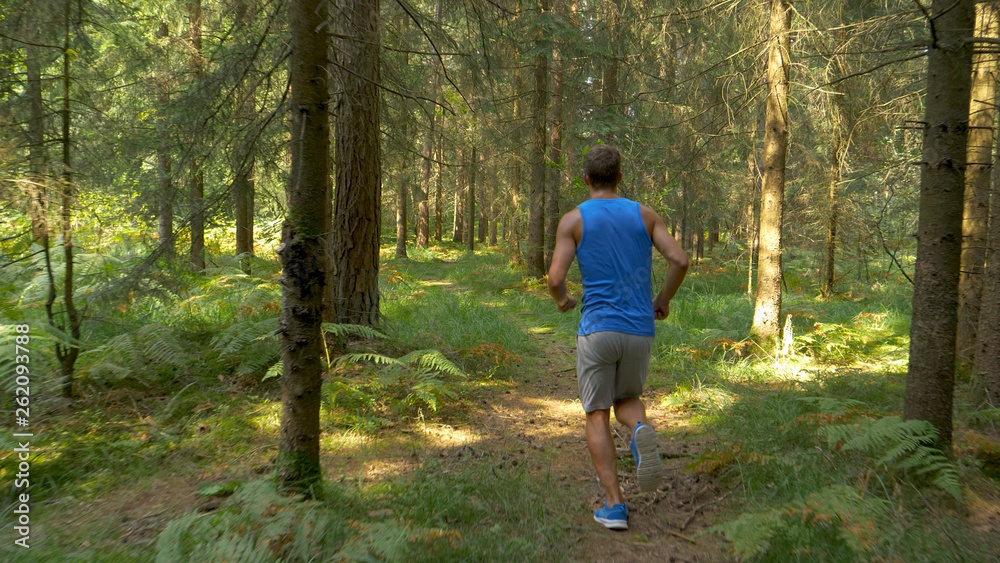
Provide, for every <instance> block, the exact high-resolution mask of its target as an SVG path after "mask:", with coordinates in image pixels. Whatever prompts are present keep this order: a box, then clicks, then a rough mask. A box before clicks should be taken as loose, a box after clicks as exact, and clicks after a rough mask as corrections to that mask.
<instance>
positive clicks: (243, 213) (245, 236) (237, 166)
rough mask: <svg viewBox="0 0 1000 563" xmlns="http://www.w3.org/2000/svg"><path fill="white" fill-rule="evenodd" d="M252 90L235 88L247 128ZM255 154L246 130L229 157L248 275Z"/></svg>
mask: <svg viewBox="0 0 1000 563" xmlns="http://www.w3.org/2000/svg"><path fill="white" fill-rule="evenodd" d="M248 15H249V7H248V6H247V4H246V1H245V0H241V1H240V2H238V3H237V5H236V21H237V26H238V28H239V30H241V31H245V30H246V29H247V26H248V22H247V17H248ZM254 98H255V92H254V91H253V89H251V88H249V87H247V86H246V85H242V86H241V87H240V88H239V95H238V99H239V100H240V108H239V110H238V112H237V115H238V116H239V119H240V121H241V122H242V123H243V125H244V126H246V127H247V128H249V125H250V124H252V123H253V122H254V120H255V118H256V114H255V109H256V108H255V107H254ZM255 165H256V158H255V156H254V136H253V134H251V133H248V134H246V136H245V137H244V138H243V139H242V142H241V143H240V144H239V150H238V151H237V154H236V158H235V159H234V161H233V165H232V166H233V184H232V193H233V202H234V207H235V209H236V213H235V215H236V255H237V256H239V257H240V267H241V269H242V270H243V271H244V272H245V273H246V274H247V275H250V273H251V269H250V265H251V260H250V257H251V256H253V253H254V250H253V236H254V235H253V217H254V191H255V185H254V178H253V177H254V167H255Z"/></svg>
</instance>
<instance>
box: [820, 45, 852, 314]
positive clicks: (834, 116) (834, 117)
mask: <svg viewBox="0 0 1000 563" xmlns="http://www.w3.org/2000/svg"><path fill="white" fill-rule="evenodd" d="M835 58H836V59H837V61H838V63H837V67H838V68H839V69H841V70H843V67H844V65H843V62H842V61H843V55H841V54H837V55H835ZM843 95H844V94H843V92H840V91H839V89H838V88H837V87H834V89H833V92H832V93H831V94H829V95H827V109H828V111H829V116H830V123H831V130H830V160H831V162H830V181H829V182H830V183H829V185H828V188H827V214H826V241H825V243H824V244H823V282H822V284H820V293H821V294H822V296H823V297H824V298H828V297H830V296H831V295H833V284H834V275H835V273H836V255H837V221H838V220H839V217H838V212H839V209H838V206H837V188H838V186H840V181H841V179H842V178H843V172H844V158H845V156H846V154H847V134H848V131H847V127H846V124H845V122H844V120H845V119H846V117H845V115H844V110H843V107H842V103H841V101H840V99H841V98H842V97H843Z"/></svg>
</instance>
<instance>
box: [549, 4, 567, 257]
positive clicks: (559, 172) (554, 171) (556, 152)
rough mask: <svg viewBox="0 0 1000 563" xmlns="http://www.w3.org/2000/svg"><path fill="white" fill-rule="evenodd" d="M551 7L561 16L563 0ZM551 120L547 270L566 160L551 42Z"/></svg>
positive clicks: (557, 65)
mask: <svg viewBox="0 0 1000 563" xmlns="http://www.w3.org/2000/svg"><path fill="white" fill-rule="evenodd" d="M552 10H553V11H554V12H555V13H557V14H559V15H564V12H565V5H564V3H563V0H555V4H554V5H553V7H552ZM552 63H553V69H552V108H551V118H550V121H551V123H552V125H551V128H550V130H549V161H550V162H551V163H552V168H551V169H550V170H549V173H548V186H546V191H545V218H546V219H547V223H546V227H545V271H548V270H549V266H550V265H551V264H552V252H553V250H555V247H556V230H557V229H558V227H559V192H560V188H561V186H562V183H563V177H564V175H565V173H566V163H565V162H564V161H563V155H562V130H563V80H564V76H563V71H564V62H563V57H562V55H561V54H560V52H559V48H558V47H557V46H556V45H555V42H553V46H552Z"/></svg>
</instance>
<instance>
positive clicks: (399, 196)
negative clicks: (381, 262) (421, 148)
mask: <svg viewBox="0 0 1000 563" xmlns="http://www.w3.org/2000/svg"><path fill="white" fill-rule="evenodd" d="M404 107H405V104H404ZM400 119H402V120H403V126H402V129H403V138H404V139H409V138H410V120H409V119H406V118H405V116H403V115H400ZM409 162H410V157H409V156H408V155H406V154H404V156H403V165H402V170H400V173H399V176H398V177H397V178H396V258H406V236H407V232H406V216H407V212H408V210H407V207H408V206H407V201H408V199H409V197H408V196H409V194H407V191H409V184H410V175H409ZM417 199H418V200H419V195H418V196H417ZM418 236H419V235H418Z"/></svg>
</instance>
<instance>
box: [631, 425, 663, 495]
mask: <svg viewBox="0 0 1000 563" xmlns="http://www.w3.org/2000/svg"><path fill="white" fill-rule="evenodd" d="M635 446H636V449H637V450H639V465H638V467H636V478H637V479H638V481H639V490H641V491H642V492H644V493H649V492H652V491H655V490H656V488H657V487H659V486H660V482H662V481H663V462H662V461H660V452H659V449H658V448H657V447H656V432H655V431H654V430H653V429H652V428H651V427H649V426H641V427H640V428H639V429H638V430H637V431H636V433H635Z"/></svg>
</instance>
